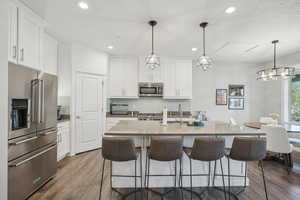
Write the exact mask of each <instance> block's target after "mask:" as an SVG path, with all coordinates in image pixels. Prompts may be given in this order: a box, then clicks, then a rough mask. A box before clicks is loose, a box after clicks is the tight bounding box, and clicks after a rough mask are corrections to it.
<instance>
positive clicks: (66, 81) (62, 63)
mask: <svg viewBox="0 0 300 200" xmlns="http://www.w3.org/2000/svg"><path fill="white" fill-rule="evenodd" d="M57 77H58V96H59V97H68V96H71V85H72V69H71V47H70V46H69V45H67V44H64V43H60V44H59V45H58V73H57Z"/></svg>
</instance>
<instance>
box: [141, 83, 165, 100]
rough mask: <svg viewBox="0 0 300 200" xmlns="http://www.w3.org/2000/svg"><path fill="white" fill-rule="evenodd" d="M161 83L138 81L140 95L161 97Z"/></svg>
mask: <svg viewBox="0 0 300 200" xmlns="http://www.w3.org/2000/svg"><path fill="white" fill-rule="evenodd" d="M163 86H164V85H163V83H139V96H140V97H162V96H163Z"/></svg>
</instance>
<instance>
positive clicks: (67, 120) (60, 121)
mask: <svg viewBox="0 0 300 200" xmlns="http://www.w3.org/2000/svg"><path fill="white" fill-rule="evenodd" d="M69 121H70V119H60V120H57V123H63V122H69Z"/></svg>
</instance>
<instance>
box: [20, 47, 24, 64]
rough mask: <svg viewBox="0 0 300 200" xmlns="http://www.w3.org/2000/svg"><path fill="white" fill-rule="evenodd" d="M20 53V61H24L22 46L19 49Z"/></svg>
mask: <svg viewBox="0 0 300 200" xmlns="http://www.w3.org/2000/svg"><path fill="white" fill-rule="evenodd" d="M20 53H21V58H20V59H21V61H24V48H22V49H21V50H20Z"/></svg>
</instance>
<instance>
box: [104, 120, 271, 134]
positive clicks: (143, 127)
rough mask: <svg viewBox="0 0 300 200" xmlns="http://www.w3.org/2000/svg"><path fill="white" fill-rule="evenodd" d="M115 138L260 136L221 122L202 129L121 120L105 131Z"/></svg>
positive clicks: (254, 132)
mask: <svg viewBox="0 0 300 200" xmlns="http://www.w3.org/2000/svg"><path fill="white" fill-rule="evenodd" d="M105 135H115V136H261V135H265V134H264V133H262V132H259V131H258V130H255V129H242V128H241V127H240V126H232V125H229V124H227V123H223V122H206V123H205V125H204V127H194V126H188V125H187V124H186V123H183V124H182V125H180V124H179V123H169V124H168V125H167V126H162V125H161V123H160V122H159V121H129V120H123V121H120V122H119V123H117V124H116V125H115V126H113V127H112V128H111V129H109V130H108V131H106V133H105Z"/></svg>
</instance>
